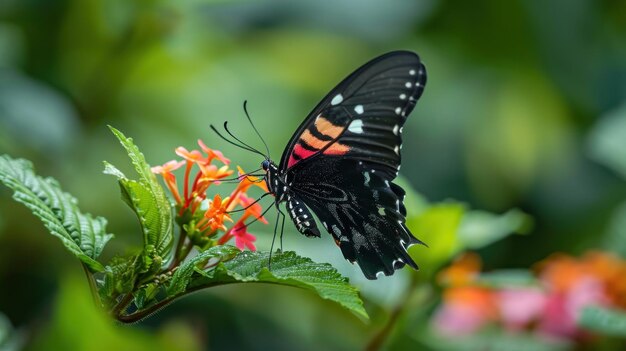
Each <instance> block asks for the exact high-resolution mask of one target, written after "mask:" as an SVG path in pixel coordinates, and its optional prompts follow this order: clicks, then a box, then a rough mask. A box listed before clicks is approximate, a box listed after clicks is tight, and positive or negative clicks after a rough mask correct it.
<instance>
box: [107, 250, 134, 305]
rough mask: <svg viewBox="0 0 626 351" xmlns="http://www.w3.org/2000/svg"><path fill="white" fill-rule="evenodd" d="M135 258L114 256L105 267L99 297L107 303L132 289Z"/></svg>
mask: <svg viewBox="0 0 626 351" xmlns="http://www.w3.org/2000/svg"><path fill="white" fill-rule="evenodd" d="M136 266H137V256H136V255H130V256H128V257H121V256H115V257H113V258H112V259H111V261H110V262H109V264H107V266H106V267H105V271H104V273H105V274H104V279H103V281H102V285H101V287H100V289H99V290H100V296H101V297H102V299H103V300H105V301H108V300H109V299H110V298H111V297H114V296H117V294H125V293H128V292H130V291H131V290H132V289H133V288H134V284H135V279H136V277H137V269H136Z"/></svg>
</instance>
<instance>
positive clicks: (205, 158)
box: [0, 128, 367, 323]
mask: <svg viewBox="0 0 626 351" xmlns="http://www.w3.org/2000/svg"><path fill="white" fill-rule="evenodd" d="M111 130H112V132H113V134H114V135H115V136H116V137H117V138H118V139H119V141H120V143H121V144H122V146H123V147H124V148H125V149H126V152H127V153H128V155H129V157H130V160H131V162H132V164H133V166H134V169H135V171H136V177H135V178H134V179H133V178H131V177H127V176H126V175H125V174H124V173H122V172H121V171H120V170H118V169H117V168H116V167H114V166H113V165H111V164H109V163H107V162H105V173H107V174H110V175H113V176H115V177H116V178H117V181H118V183H119V186H120V190H121V194H122V199H123V200H124V202H125V203H126V204H127V205H128V206H129V207H130V208H131V210H132V211H133V212H134V213H135V215H136V216H137V219H138V220H139V223H140V226H141V234H142V237H143V246H142V248H141V250H140V251H139V252H137V253H135V254H130V255H126V256H115V257H114V258H113V259H111V260H110V261H109V262H106V263H104V262H101V261H100V260H99V256H100V254H101V252H102V251H103V249H104V247H105V245H106V244H107V242H109V241H110V240H111V239H112V238H113V235H112V234H110V233H107V231H106V224H107V221H106V220H105V219H104V218H102V217H93V216H92V215H90V214H85V213H82V212H81V211H80V210H79V208H78V202H77V201H76V199H75V198H74V197H72V196H71V195H69V194H68V193H65V192H63V191H62V190H61V187H60V185H59V184H58V182H56V181H55V180H54V179H51V178H42V177H40V176H38V175H36V174H35V172H34V169H33V166H32V164H31V163H30V162H28V161H26V160H23V159H13V158H11V157H9V156H7V155H3V156H0V182H1V183H3V184H4V185H6V186H7V187H9V188H10V189H12V190H13V198H14V199H15V200H16V201H18V202H20V203H22V204H24V205H25V206H26V207H28V208H29V209H30V210H31V211H32V212H33V214H34V215H35V216H37V217H38V218H40V219H41V221H42V222H43V224H44V226H45V227H46V229H47V230H48V231H49V232H50V233H51V234H52V235H54V236H56V237H57V238H59V239H60V240H61V242H62V243H63V245H64V246H65V247H66V249H67V250H69V252H70V253H72V254H73V255H74V256H75V257H76V258H78V259H79V261H80V262H81V264H82V266H83V268H84V271H85V273H86V277H87V280H88V283H89V285H90V287H91V290H92V293H93V296H94V300H95V301H96V303H97V304H98V305H99V306H101V307H102V308H104V309H105V310H106V311H108V312H109V314H110V315H111V316H112V317H113V318H115V319H117V320H118V321H121V322H129V323H131V322H136V321H139V320H141V319H142V318H145V317H146V316H149V315H150V314H152V313H154V312H155V311H157V310H159V309H160V308H163V307H164V306H166V305H168V304H170V303H171V302H173V301H174V300H176V299H178V298H181V297H183V296H185V295H187V294H189V293H191V292H194V291H197V290H201V289H205V288H210V287H213V286H218V285H225V284H234V283H270V284H279V285H284V286H292V287H298V288H302V289H306V290H310V291H312V292H314V293H316V294H318V295H319V296H320V297H322V298H324V299H329V300H332V301H335V302H337V303H339V304H341V305H342V306H344V307H345V308H347V309H349V310H351V311H352V312H354V313H355V314H357V315H359V316H361V317H365V318H367V313H366V312H365V309H364V308H363V302H362V301H361V299H360V298H359V295H358V291H357V289H356V288H354V287H353V286H351V285H350V284H349V283H348V280H347V279H346V278H344V277H342V276H341V275H340V274H339V273H338V272H337V271H336V270H335V269H334V268H333V267H332V266H330V265H329V264H325V263H315V262H313V261H311V260H310V259H308V258H304V257H299V256H298V255H296V254H295V253H294V252H278V253H274V254H273V255H272V265H271V267H272V269H271V270H269V269H268V267H267V266H268V262H269V257H270V253H269V252H258V251H256V246H255V244H254V242H255V240H256V238H255V236H254V235H252V234H251V233H249V232H248V226H247V224H248V223H250V222H252V221H260V222H265V223H267V222H266V221H265V219H264V218H263V216H262V208H261V206H260V205H259V204H256V203H254V201H253V199H252V198H251V197H249V196H248V195H247V191H248V190H249V189H250V188H251V187H253V186H258V187H260V188H264V186H265V185H264V183H263V181H262V180H260V179H256V178H254V177H251V176H243V177H240V181H239V182H238V184H237V186H236V188H235V189H234V190H233V191H232V192H231V193H230V194H229V196H226V197H223V196H222V195H220V194H219V193H216V194H215V195H214V196H213V197H212V198H208V197H207V191H209V188H211V189H210V190H213V188H212V186H214V185H217V184H219V183H220V180H224V178H226V177H228V176H230V175H232V174H233V171H232V170H230V169H229V164H230V160H228V159H227V158H226V157H224V155H223V154H222V153H221V152H219V151H217V150H212V149H210V148H208V147H207V146H206V145H205V144H204V143H202V142H201V141H199V146H200V148H201V150H202V151H199V150H192V151H187V150H186V149H184V148H182V147H181V148H178V149H176V153H177V154H178V155H179V156H180V157H182V158H183V160H182V161H170V162H167V163H166V164H164V165H163V166H157V167H153V168H150V166H149V165H148V164H147V162H146V160H145V158H144V156H143V154H142V153H141V152H140V151H139V148H138V147H137V146H136V145H134V143H133V141H132V139H130V138H127V137H126V136H124V134H122V133H121V132H120V131H118V130H116V129H114V128H111ZM215 163H218V164H221V165H219V166H218V165H217V164H215ZM182 166H185V167H184V178H183V179H184V183H183V184H182V187H183V190H182V192H181V191H179V188H178V184H177V181H176V177H175V176H174V174H173V172H174V171H175V170H176V169H177V168H180V167H182ZM195 167H197V168H198V169H199V171H196V172H195V176H193V170H194V169H195ZM155 173H156V174H160V175H161V176H162V177H163V180H164V183H165V185H166V187H167V189H168V191H169V192H170V194H171V198H172V200H170V199H169V198H168V196H167V193H166V190H165V189H164V188H163V187H162V186H161V185H160V184H159V182H158V181H157V178H156V176H155ZM239 174H240V175H243V174H244V172H243V170H241V169H240V168H239ZM265 190H266V189H265ZM172 201H173V202H174V203H172ZM234 213H241V215H240V216H239V217H238V219H237V220H234V219H233V218H232V217H231V215H232V214H234ZM232 239H234V241H235V246H232V245H228V242H229V241H231V240H232Z"/></svg>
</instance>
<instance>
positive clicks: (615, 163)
mask: <svg viewBox="0 0 626 351" xmlns="http://www.w3.org/2000/svg"><path fill="white" fill-rule="evenodd" d="M624 135H626V102H624V103H622V105H621V106H620V107H618V108H617V109H615V110H613V111H611V112H609V113H607V115H606V116H602V118H599V119H598V123H596V125H595V126H594V127H593V129H592V130H591V132H590V133H589V140H588V145H589V146H588V149H589V153H590V156H591V158H593V159H594V160H596V161H597V162H598V163H601V164H604V165H605V166H607V167H609V168H611V169H613V171H615V172H617V173H618V174H620V175H621V176H622V177H623V178H624V179H626V157H624V150H626V138H624Z"/></svg>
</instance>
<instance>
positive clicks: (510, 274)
mask: <svg viewBox="0 0 626 351" xmlns="http://www.w3.org/2000/svg"><path fill="white" fill-rule="evenodd" d="M476 284H479V285H483V286H488V287H490V288H494V289H499V288H505V289H506V288H511V287H529V286H538V285H539V284H538V282H537V279H536V278H535V276H534V275H533V274H532V272H530V271H528V270H525V269H501V270H497V271H494V272H488V273H481V274H480V275H479V276H478V277H477V278H476Z"/></svg>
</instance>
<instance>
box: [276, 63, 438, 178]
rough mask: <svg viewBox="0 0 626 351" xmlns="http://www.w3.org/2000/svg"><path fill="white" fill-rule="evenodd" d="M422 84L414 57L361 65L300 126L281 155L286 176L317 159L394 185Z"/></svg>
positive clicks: (421, 72)
mask: <svg viewBox="0 0 626 351" xmlns="http://www.w3.org/2000/svg"><path fill="white" fill-rule="evenodd" d="M425 84H426V70H425V68H424V66H423V65H422V63H421V61H420V59H419V57H418V56H417V55H416V54H415V53H412V52H408V51H394V52H391V53H388V54H385V55H382V56H380V57H378V58H375V59H373V60H372V61H370V62H368V63H366V64H365V65H363V66H362V67H361V68H359V69H358V70H356V71H355V72H354V73H352V74H351V75H350V76H348V77H347V78H346V79H344V80H343V81H342V82H341V83H339V85H337V86H336V87H335V88H334V89H333V90H332V91H331V92H330V93H329V94H328V95H327V96H326V97H325V98H324V99H323V100H322V101H321V102H320V103H319V104H318V105H317V107H315V109H313V111H312V112H311V113H310V114H309V116H308V117H307V118H306V119H305V120H304V122H303V123H302V124H301V125H300V127H299V128H298V130H297V131H296V133H294V136H293V137H292V138H291V140H290V142H289V144H288V146H287V148H286V149H285V152H284V153H283V155H282V158H281V161H280V166H279V169H280V170H281V173H283V172H286V171H287V170H288V169H291V168H293V167H295V166H296V165H298V163H300V162H301V161H303V160H306V159H308V158H310V157H312V156H314V155H317V154H325V155H329V156H344V155H345V156H347V157H350V158H353V159H359V160H362V161H364V162H368V163H370V164H371V166H372V167H375V168H376V169H377V170H379V171H380V172H384V173H386V174H387V175H388V177H387V178H388V179H393V178H394V177H395V175H396V173H397V169H398V166H399V165H400V148H401V138H400V135H401V132H402V126H403V125H404V122H405V120H406V117H407V116H408V115H409V113H410V112H411V111H412V110H413V107H414V106H415V103H416V102H417V99H418V98H419V97H420V96H421V94H422V92H423V90H424V86H425Z"/></svg>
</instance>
